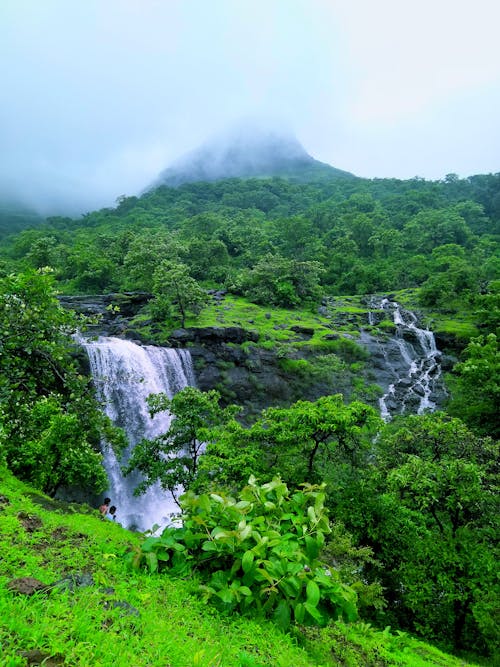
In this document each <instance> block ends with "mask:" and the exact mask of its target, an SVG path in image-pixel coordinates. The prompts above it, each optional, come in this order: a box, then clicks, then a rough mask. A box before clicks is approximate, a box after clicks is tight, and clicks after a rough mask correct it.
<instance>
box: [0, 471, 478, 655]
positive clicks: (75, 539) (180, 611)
mask: <svg viewBox="0 0 500 667" xmlns="http://www.w3.org/2000/svg"><path fill="white" fill-rule="evenodd" d="M0 480H1V481H0V664H1V665H2V667H25V666H26V665H28V664H34V663H33V661H32V660H31V662H30V661H29V660H28V657H27V656H28V652H29V651H34V650H37V651H39V652H40V653H39V656H41V657H40V658H39V660H40V661H43V660H46V662H45V664H51V665H57V664H60V665H67V666H82V667H83V666H84V667H88V666H90V665H92V666H93V667H111V666H116V667H122V666H123V667H142V666H144V667H146V666H147V667H167V666H169V667H190V666H191V665H193V666H195V665H197V666H199V667H233V666H234V667H264V666H267V665H269V666H272V667H290V666H292V665H293V666H294V667H301V666H304V667H313V666H314V667H321V665H323V666H325V667H327V666H333V665H346V666H352V667H366V666H370V665H374V666H375V665H379V666H381V667H384V666H387V667H390V666H392V665H394V666H396V665H403V666H405V665H408V667H419V666H420V665H441V666H443V667H458V666H459V665H465V664H467V663H465V662H463V661H461V660H458V659H456V658H453V657H451V656H446V655H444V654H442V653H440V652H439V651H438V650H437V649H434V648H432V647H430V646H428V645H427V644H424V643H421V642H418V641H416V640H415V639H413V638H410V637H408V636H407V635H403V634H397V633H395V634H394V633H390V632H389V631H385V632H379V631H376V630H374V629H373V628H371V627H369V626H367V625H366V624H363V623H357V624H351V625H344V624H341V623H332V625H331V626H329V627H327V628H324V629H321V630H320V629H309V630H305V629H300V630H295V631H294V632H293V633H291V634H283V633H281V632H280V631H279V630H278V629H277V628H276V627H275V626H274V625H273V623H271V622H269V621H268V622H260V621H258V620H256V619H252V618H241V617H238V616H234V617H226V616H221V615H220V614H219V613H217V612H216V611H215V610H214V609H212V608H210V607H207V606H205V605H204V604H202V603H201V601H200V599H199V598H198V597H197V596H196V594H195V586H194V582H193V581H192V580H189V579H187V580H179V579H173V578H170V577H168V576H165V575H162V576H158V575H157V576H149V575H148V574H146V573H141V572H139V573H137V572H130V571H129V570H127V568H126V566H125V559H124V558H123V556H124V554H125V553H126V552H127V550H128V549H130V548H133V547H134V545H137V544H138V542H139V540H140V536H139V535H137V534H134V533H130V532H129V531H126V530H124V529H122V528H121V527H120V526H117V525H114V524H112V523H110V522H107V521H103V520H102V519H100V518H99V516H98V513H97V512H96V511H95V510H93V509H91V508H89V507H87V506H81V505H66V504H63V503H53V502H52V501H50V499H48V498H46V497H45V496H43V495H40V494H38V493H37V492H35V491H34V490H33V489H30V488H29V487H27V486H25V485H24V484H22V483H21V482H19V481H18V480H15V479H14V478H13V477H11V476H10V475H9V474H8V473H7V472H6V471H5V470H2V469H0ZM76 573H89V574H90V575H91V576H92V578H93V580H94V585H90V586H86V587H75V588H74V590H73V591H71V590H67V589H64V588H57V587H56V588H53V590H52V591H51V592H38V593H35V594H34V595H32V596H30V597H27V596H23V595H16V594H14V593H13V592H11V591H10V590H8V589H7V587H6V585H7V583H8V582H9V580H11V579H12V578H15V577H26V576H31V577H35V578H37V579H39V580H40V581H42V582H44V583H45V584H51V583H53V582H55V581H57V580H60V579H61V578H63V577H65V576H68V575H71V574H73V575H74V574H76ZM134 610H137V614H136V613H135V611H134ZM49 657H51V661H50V662H49ZM36 664H38V663H36ZM469 664H471V663H469Z"/></svg>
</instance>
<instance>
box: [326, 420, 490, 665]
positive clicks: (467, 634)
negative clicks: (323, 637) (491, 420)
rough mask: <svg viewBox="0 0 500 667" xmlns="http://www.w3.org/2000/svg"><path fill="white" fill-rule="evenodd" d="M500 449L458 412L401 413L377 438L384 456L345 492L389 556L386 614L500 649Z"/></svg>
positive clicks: (369, 538) (377, 547) (467, 644)
mask: <svg viewBox="0 0 500 667" xmlns="http://www.w3.org/2000/svg"><path fill="white" fill-rule="evenodd" d="M498 454H499V452H498V444H495V443H493V442H492V441H491V440H490V439H488V438H480V437H478V436H476V435H474V434H473V433H472V432H471V431H470V430H469V429H468V428H467V427H466V426H465V424H463V422H461V421H460V420H458V419H452V418H450V417H447V416H446V415H442V414H433V415H425V416H412V417H407V418H405V419H401V420H396V421H395V423H394V424H391V425H388V426H387V427H386V429H385V430H384V431H383V432H382V433H381V434H380V436H379V438H378V439H377V441H376V444H375V448H374V456H375V461H376V465H375V466H372V467H371V468H370V469H368V470H367V471H366V472H365V473H364V474H363V477H362V478H361V480H360V481H359V482H358V483H357V486H356V485H351V488H349V489H346V490H345V492H344V500H343V501H342V500H341V501H340V502H339V501H338V498H337V512H338V513H339V514H341V515H342V516H343V518H344V520H345V521H346V527H347V529H348V530H351V531H354V532H355V533H356V534H357V536H358V538H359V539H361V540H362V541H363V542H364V543H367V544H369V545H370V546H372V547H373V549H374V552H375V553H376V554H377V558H378V559H379V561H380V567H377V568H375V572H376V573H377V576H380V578H381V581H382V584H383V585H384V588H385V589H386V595H387V598H388V602H389V606H388V609H387V612H384V614H383V616H382V618H385V621H386V622H387V621H388V622H390V623H397V624H398V625H399V626H400V627H401V626H402V627H407V628H409V629H410V630H412V631H416V632H418V633H419V634H421V635H422V636H424V637H427V638H429V639H433V640H436V641H440V642H442V643H443V645H445V646H448V647H452V648H453V649H454V650H463V649H464V648H469V649H470V648H474V649H475V650H476V651H478V652H485V653H488V652H490V653H491V654H495V652H498V648H499V647H498V644H497V638H495V636H494V634H492V632H491V628H492V624H494V620H493V619H494V616H495V608H494V604H493V602H492V597H494V596H495V593H494V592H495V591H496V595H497V596H498V593H499V592H500V591H499V590H498V581H497V577H496V574H495V565H494V563H495V561H496V560H497V559H498V554H497V553H496V551H497V549H496V547H495V525H496V521H497V516H498V495H497V480H498ZM353 494H355V495H356V504H355V506H353V504H352V501H351V500H350V499H351V498H352V495H353ZM339 496H342V493H339ZM343 503H345V505H343Z"/></svg>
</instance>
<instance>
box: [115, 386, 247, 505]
mask: <svg viewBox="0 0 500 667" xmlns="http://www.w3.org/2000/svg"><path fill="white" fill-rule="evenodd" d="M219 401H220V394H219V393H218V392H217V391H215V390H211V391H208V392H202V391H200V390H199V389H196V388H195V387H185V388H184V389H182V390H181V391H179V392H178V393H177V394H175V395H174V397H173V398H168V396H166V395H165V394H152V395H151V396H149V398H148V403H149V407H150V414H151V416H154V415H156V414H158V413H160V412H164V411H168V412H170V414H171V415H172V421H171V422H170V426H169V429H168V431H167V432H166V433H162V434H161V435H159V436H157V437H156V438H155V439H154V440H142V441H141V442H139V443H138V444H137V445H136V446H135V448H134V450H133V452H132V456H131V457H130V459H129V461H128V464H127V467H126V469H125V474H130V473H132V472H133V471H134V470H139V471H140V472H141V473H142V474H143V476H144V478H143V481H142V482H140V484H139V485H138V487H137V488H136V489H135V493H137V494H140V493H144V492H145V491H146V490H147V489H148V488H149V487H150V486H152V485H153V484H155V483H156V482H159V483H160V485H161V486H162V488H163V489H165V490H168V491H170V492H171V494H172V496H173V497H174V499H175V498H176V497H177V495H178V493H179V489H181V491H182V489H185V490H187V489H189V488H190V487H191V485H192V484H193V482H194V481H195V480H196V479H197V476H198V465H199V458H200V456H201V454H202V451H203V449H204V447H205V445H206V443H207V442H208V441H209V438H210V429H213V428H214V427H216V426H219V425H220V424H222V423H226V422H227V421H228V420H229V419H230V418H231V417H232V416H233V415H234V414H235V411H236V409H237V408H235V407H233V406H229V407H226V408H221V407H220V405H219Z"/></svg>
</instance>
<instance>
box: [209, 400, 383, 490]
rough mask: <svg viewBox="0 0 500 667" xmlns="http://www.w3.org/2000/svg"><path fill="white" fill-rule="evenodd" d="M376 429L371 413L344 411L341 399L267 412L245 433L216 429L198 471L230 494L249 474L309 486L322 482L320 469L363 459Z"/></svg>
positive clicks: (354, 407) (356, 406) (358, 407)
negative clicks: (211, 473) (277, 476)
mask: <svg viewBox="0 0 500 667" xmlns="http://www.w3.org/2000/svg"><path fill="white" fill-rule="evenodd" d="M378 424H379V418H378V417H377V415H376V413H375V411H374V410H373V408H371V407H370V406H368V405H365V404H364V403H360V402H358V401H355V402H353V403H351V404H349V405H345V404H344V402H343V399H342V396H341V395H340V394H337V395H335V396H323V397H322V398H319V399H318V400H317V401H315V402H309V401H298V402H297V403H294V404H293V405H292V406H291V407H290V408H269V409H268V410H265V411H264V412H263V413H262V415H261V417H260V418H259V419H257V420H256V422H255V423H254V424H253V425H252V426H250V427H249V428H245V427H243V426H241V425H238V424H235V423H230V424H228V425H225V426H224V427H223V428H222V429H219V432H218V433H216V434H214V435H213V437H212V438H211V443H210V444H209V445H208V446H207V450H206V454H205V455H204V457H203V461H202V464H201V467H202V468H203V469H212V470H215V471H217V473H216V474H217V476H218V479H219V481H220V480H223V481H224V483H226V484H228V485H229V486H230V487H231V488H232V487H234V486H237V485H238V484H240V483H241V482H242V477H244V475H245V474H246V473H247V472H248V470H249V469H253V472H254V473H255V474H267V473H268V471H269V470H273V471H277V472H279V474H280V475H281V476H282V477H283V478H284V479H285V480H286V481H287V483H294V484H300V483H302V482H303V481H307V482H311V483H313V482H317V481H319V480H323V479H324V478H325V469H327V468H332V467H335V469H336V470H337V467H340V466H341V465H342V464H343V463H346V462H347V464H348V465H351V464H354V463H355V462H356V461H357V460H358V458H360V457H361V458H362V457H363V456H364V454H365V453H366V450H365V447H364V443H365V435H366V434H367V433H370V431H371V430H372V429H376V428H377V425H378ZM366 443H369V439H366ZM334 463H335V466H334Z"/></svg>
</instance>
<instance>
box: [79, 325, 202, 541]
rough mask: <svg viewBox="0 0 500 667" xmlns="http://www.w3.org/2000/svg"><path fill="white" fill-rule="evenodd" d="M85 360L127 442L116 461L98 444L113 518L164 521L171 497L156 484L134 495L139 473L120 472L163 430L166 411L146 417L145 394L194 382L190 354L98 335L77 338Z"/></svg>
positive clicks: (134, 523)
mask: <svg viewBox="0 0 500 667" xmlns="http://www.w3.org/2000/svg"><path fill="white" fill-rule="evenodd" d="M81 342H82V345H83V346H84V348H85V349H86V351H87V354H88V356H89V360H90V368H91V371H92V377H93V380H94V384H95V387H96V391H97V396H98V398H99V400H100V401H101V402H102V404H103V406H104V410H105V412H106V414H107V415H108V416H109V417H110V419H111V420H112V422H113V423H114V424H115V425H117V426H121V427H122V428H123V429H124V430H125V432H126V434H127V437H128V441H129V447H128V448H127V450H126V451H125V452H124V455H123V457H122V458H121V460H120V461H118V460H117V457H116V455H115V453H114V452H113V450H112V448H111V447H110V446H109V445H107V444H106V443H103V454H104V466H105V468H106V472H107V473H108V478H109V481H110V488H109V489H108V491H107V492H106V495H107V496H109V497H110V498H111V503H112V504H113V505H116V507H117V520H118V521H119V522H120V523H121V524H122V525H123V526H125V527H126V528H133V529H135V530H141V531H142V530H148V529H150V528H151V527H152V526H153V525H154V524H155V523H157V524H159V525H160V526H164V525H166V524H167V523H169V521H170V520H171V515H172V514H174V513H176V512H177V511H178V507H177V505H176V504H175V501H174V500H173V498H172V496H171V495H170V494H169V493H168V492H166V491H163V490H162V489H161V487H160V486H159V485H158V484H156V485H155V486H153V487H151V488H150V489H148V491H147V492H146V493H145V494H144V495H142V496H134V495H133V489H134V487H135V486H136V485H137V483H138V481H139V479H140V478H139V476H138V474H137V475H136V474H132V475H129V476H127V477H123V475H122V473H121V466H123V465H124V464H125V463H126V461H127V460H128V458H129V457H130V454H131V452H132V449H133V448H134V446H135V445H136V444H137V442H139V440H141V439H142V438H148V439H151V438H154V437H155V436H157V435H160V434H161V433H164V432H165V431H167V430H168V428H169V425H170V422H171V415H170V414H168V413H167V412H161V413H159V414H157V415H155V416H154V417H153V418H151V417H150V416H149V412H148V406H147V403H146V399H147V397H148V396H149V394H157V393H160V392H162V393H165V394H166V395H167V396H168V397H169V398H172V396H174V394H175V393H177V392H178V391H180V390H181V389H183V388H184V387H186V386H188V385H191V386H193V385H194V384H195V378H194V372H193V367H192V364H191V356H190V354H189V352H188V351H187V350H174V349H168V348H162V347H154V346H151V345H144V346H140V345H136V344H135V343H132V342H131V341H128V340H122V339H120V338H110V337H99V338H98V339H97V340H95V341H92V340H84V341H81Z"/></svg>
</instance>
